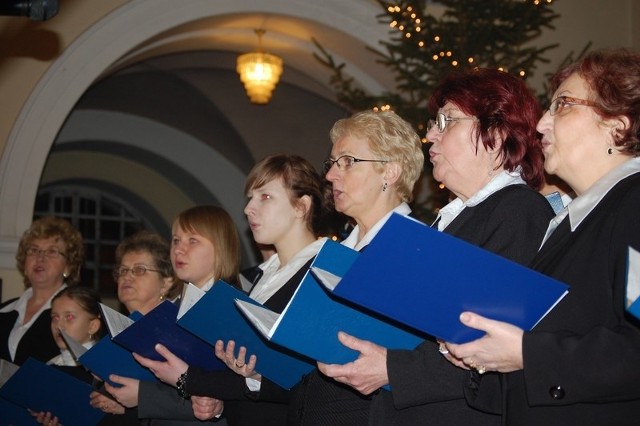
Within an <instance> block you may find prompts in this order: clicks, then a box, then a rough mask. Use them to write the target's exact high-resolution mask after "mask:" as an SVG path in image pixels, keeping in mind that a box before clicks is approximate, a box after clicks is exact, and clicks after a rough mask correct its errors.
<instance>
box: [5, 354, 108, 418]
mask: <svg viewBox="0 0 640 426" xmlns="http://www.w3.org/2000/svg"><path fill="white" fill-rule="evenodd" d="M91 391H93V388H92V386H91V385H90V384H89V383H86V382H83V381H82V380H80V379H77V378H76V377H73V376H71V375H70V374H67V373H65V372H63V371H61V370H59V369H57V368H55V367H53V366H49V365H45V364H43V363H42V362H40V361H38V360H36V359H34V358H29V359H27V361H26V362H25V363H24V364H22V366H20V368H19V369H18V371H16V372H15V374H13V376H11V378H10V379H9V380H8V381H7V383H5V384H4V385H3V386H2V387H1V388H0V398H4V399H6V400H7V401H10V402H12V403H13V404H15V405H18V406H20V407H23V408H25V409H30V410H31V411H35V412H40V411H49V412H51V413H53V414H54V415H55V416H57V417H58V419H60V424H64V425H82V424H85V425H94V424H97V423H98V421H99V420H100V419H102V417H104V413H103V412H102V411H100V410H98V409H96V408H93V407H92V406H91V405H89V394H90V393H91ZM2 415H3V413H1V412H0V418H2ZM27 424H30V423H27Z"/></svg>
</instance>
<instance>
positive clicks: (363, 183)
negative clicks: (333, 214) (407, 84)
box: [289, 111, 424, 425]
mask: <svg viewBox="0 0 640 426" xmlns="http://www.w3.org/2000/svg"><path fill="white" fill-rule="evenodd" d="M330 137H331V141H332V143H333V147H332V149H331V156H330V158H329V160H327V161H326V162H325V173H326V179H327V180H328V181H329V182H331V186H332V193H333V200H334V203H335V208H336V210H337V211H338V212H340V213H342V214H345V215H346V216H348V217H349V218H351V219H352V221H353V222H354V225H355V227H354V228H353V230H352V231H351V233H350V234H349V236H348V237H347V238H346V240H345V241H343V244H344V245H346V246H348V247H350V248H353V249H355V250H362V249H363V248H364V247H366V245H367V244H368V243H369V242H370V241H371V240H372V239H373V237H374V236H375V235H376V234H377V232H378V230H379V229H380V228H381V227H382V226H383V225H384V223H385V222H386V221H387V219H388V218H389V216H391V213H393V212H397V213H399V214H403V215H407V214H409V213H410V212H411V209H410V208H409V205H408V204H407V203H408V202H410V201H411V200H412V199H413V186H414V185H415V183H416V181H417V180H418V178H419V177H420V174H421V172H422V168H423V165H424V155H423V153H422V146H421V143H420V138H419V136H418V135H417V134H416V132H415V131H414V130H413V129H412V128H411V126H410V125H409V123H407V122H406V121H404V120H403V119H401V118H400V117H399V116H398V115H397V114H395V113H394V112H391V111H387V112H373V111H364V112H360V113H357V114H354V115H353V116H351V117H350V118H346V119H342V120H338V121H337V122H336V123H335V124H334V126H333V128H332V129H331V132H330ZM370 405H371V398H370V397H368V396H365V395H361V394H360V393H359V392H357V391H356V390H354V389H352V388H350V387H348V386H345V385H344V384H342V383H339V382H337V381H335V380H333V379H331V378H329V377H327V376H325V375H323V374H322V373H320V372H319V371H318V370H317V369H316V370H314V371H313V372H311V373H309V374H308V375H306V376H305V377H304V378H303V379H302V381H301V382H300V383H299V384H298V385H297V386H296V387H295V388H294V390H293V392H292V400H291V402H290V406H289V424H309V425H311V424H331V425H365V424H367V422H368V417H369V409H370Z"/></svg>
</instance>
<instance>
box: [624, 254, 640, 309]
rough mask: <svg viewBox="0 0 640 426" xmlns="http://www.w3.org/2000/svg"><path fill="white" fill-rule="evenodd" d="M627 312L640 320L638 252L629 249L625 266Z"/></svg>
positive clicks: (639, 260)
mask: <svg viewBox="0 0 640 426" xmlns="http://www.w3.org/2000/svg"><path fill="white" fill-rule="evenodd" d="M626 308H627V311H629V313H630V314H631V315H633V316H635V317H636V318H638V319H640V252H638V251H637V250H635V249H633V248H632V247H629V260H628V265H627V292H626Z"/></svg>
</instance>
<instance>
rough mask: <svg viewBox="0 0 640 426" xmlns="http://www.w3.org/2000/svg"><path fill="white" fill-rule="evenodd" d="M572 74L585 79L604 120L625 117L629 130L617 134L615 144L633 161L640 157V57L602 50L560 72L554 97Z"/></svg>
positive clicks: (553, 88)
mask: <svg viewBox="0 0 640 426" xmlns="http://www.w3.org/2000/svg"><path fill="white" fill-rule="evenodd" d="M572 74H577V75H579V76H580V77H581V78H583V79H584V80H585V81H586V82H587V85H588V87H589V92H590V95H591V97H592V99H590V100H591V101H593V102H594V103H595V104H596V105H597V107H596V108H594V111H596V113H598V114H599V115H600V116H601V117H603V118H605V119H607V118H615V117H620V116H624V117H626V118H627V119H628V120H629V128H627V129H626V130H625V129H622V130H618V131H617V132H616V134H615V136H614V138H615V144H616V146H618V147H622V150H621V151H622V152H623V153H625V154H627V155H630V156H632V157H638V156H640V101H639V100H640V54H639V53H636V52H632V51H630V50H627V49H603V50H596V51H593V52H590V53H587V54H586V55H585V56H584V57H583V58H582V59H580V60H578V61H577V62H575V63H573V64H571V65H569V66H567V67H565V68H563V69H561V70H560V71H558V72H557V73H556V74H555V75H554V76H553V78H552V79H551V85H550V90H551V93H554V92H555V91H556V90H558V87H559V86H560V85H561V84H562V82H563V81H565V80H566V79H567V78H569V77H570V76H571V75H572Z"/></svg>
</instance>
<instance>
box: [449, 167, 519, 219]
mask: <svg viewBox="0 0 640 426" xmlns="http://www.w3.org/2000/svg"><path fill="white" fill-rule="evenodd" d="M521 171H522V169H521V168H520V167H519V166H518V168H517V169H516V170H515V171H514V172H508V171H506V170H503V171H502V172H500V173H498V174H497V175H496V176H495V177H494V178H493V179H491V180H490V181H489V183H487V184H486V185H485V186H483V187H482V188H481V189H480V190H479V191H478V192H476V193H475V194H473V195H472V196H471V197H470V198H469V199H468V200H467V201H462V200H461V199H460V198H459V197H458V198H456V199H455V200H453V201H451V202H450V203H449V204H447V205H446V206H444V207H443V208H441V209H440V212H439V213H438V217H437V218H436V221H438V231H442V230H443V229H445V228H446V227H447V226H449V224H450V223H451V222H453V220H454V219H455V218H456V217H458V215H459V214H460V213H461V212H462V210H464V209H465V207H473V206H477V205H478V204H480V203H481V202H483V201H484V200H486V199H487V198H489V196H490V195H492V194H494V193H495V192H498V191H499V190H501V189H502V188H505V187H507V186H509V185H522V184H524V183H525V181H524V180H523V179H522V176H520V173H521ZM438 219H440V220H438Z"/></svg>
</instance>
